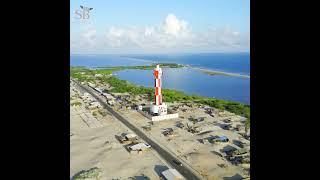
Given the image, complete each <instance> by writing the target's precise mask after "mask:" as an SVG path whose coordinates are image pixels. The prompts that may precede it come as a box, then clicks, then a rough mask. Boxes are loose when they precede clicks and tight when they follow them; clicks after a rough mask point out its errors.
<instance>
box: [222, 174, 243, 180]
mask: <svg viewBox="0 0 320 180" xmlns="http://www.w3.org/2000/svg"><path fill="white" fill-rule="evenodd" d="M223 179H224V180H240V179H243V177H242V176H241V175H240V174H236V175H234V176H231V177H224V178H223Z"/></svg>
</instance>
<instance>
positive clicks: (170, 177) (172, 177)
mask: <svg viewBox="0 0 320 180" xmlns="http://www.w3.org/2000/svg"><path fill="white" fill-rule="evenodd" d="M161 174H162V176H163V177H164V178H165V179H166V180H180V179H184V178H183V176H182V175H181V174H180V173H179V172H178V171H177V170H176V169H168V170H165V171H163V172H162V173H161Z"/></svg>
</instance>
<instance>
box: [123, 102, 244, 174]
mask: <svg viewBox="0 0 320 180" xmlns="http://www.w3.org/2000/svg"><path fill="white" fill-rule="evenodd" d="M121 113H122V115H123V116H125V117H127V118H128V119H129V120H131V122H133V123H134V124H136V125H137V126H138V127H142V126H147V125H150V120H149V119H147V118H146V117H144V116H143V115H141V114H140V113H138V112H136V111H134V110H122V111H121ZM178 113H179V115H180V117H181V116H182V117H184V118H179V119H173V120H167V121H162V122H158V123H155V124H154V125H152V126H151V127H152V128H151V131H145V132H146V133H148V134H149V135H150V136H151V137H153V139H155V140H156V141H157V142H158V143H159V144H161V145H163V146H165V147H167V149H169V151H171V152H172V153H174V154H176V155H177V156H178V157H180V158H181V160H183V161H185V162H187V164H189V165H190V166H191V167H192V168H193V169H195V170H196V171H198V172H199V173H200V174H202V175H203V176H204V177H206V178H205V179H223V178H226V177H237V176H238V175H241V176H245V175H244V174H246V172H245V171H244V170H243V169H242V168H241V166H235V165H232V164H231V163H230V162H228V161H227V160H226V159H225V158H222V157H220V156H219V155H217V154H215V153H214V152H219V153H222V152H221V151H222V149H223V148H225V147H228V146H232V147H236V146H235V145H234V144H233V141H234V140H240V141H242V142H245V143H250V142H249V141H248V140H246V139H244V138H242V137H241V136H240V135H239V134H238V133H236V132H233V131H231V130H224V129H222V128H221V127H220V126H219V124H223V121H222V120H223V119H226V117H223V118H221V117H216V118H213V117H211V116H210V115H208V114H206V113H205V112H204V111H203V110H201V109H197V108H193V109H191V108H190V110H188V111H186V112H182V111H179V112H178ZM191 115H192V116H201V117H206V120H205V121H204V122H201V123H203V124H205V125H203V126H204V127H207V128H208V129H210V130H213V132H210V133H207V134H203V135H196V134H193V133H190V132H188V131H187V130H185V129H181V128H178V127H176V123H177V122H183V123H187V122H190V121H189V120H187V117H189V116H191ZM233 119H234V120H233V122H232V124H233V125H236V124H239V123H240V122H238V121H237V120H238V119H239V118H237V117H234V118H233ZM201 123H199V124H201ZM166 128H173V129H174V131H175V133H176V135H175V136H174V137H165V136H164V135H163V134H162V132H163V131H164V130H165V129H166ZM210 135H212V136H216V135H219V136H220V135H224V136H227V137H228V138H229V140H230V142H228V143H220V144H211V143H208V144H203V143H201V142H200V141H199V139H202V138H205V137H208V136H210ZM220 164H224V165H226V167H220V166H219V165H220Z"/></svg>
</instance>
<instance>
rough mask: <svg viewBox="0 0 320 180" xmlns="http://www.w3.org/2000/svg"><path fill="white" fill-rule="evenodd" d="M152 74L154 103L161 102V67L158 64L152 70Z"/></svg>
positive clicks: (158, 103) (159, 103)
mask: <svg viewBox="0 0 320 180" xmlns="http://www.w3.org/2000/svg"><path fill="white" fill-rule="evenodd" d="M153 75H154V104H155V105H161V104H162V94H161V78H162V69H161V68H160V66H159V65H157V67H156V68H155V69H154V70H153Z"/></svg>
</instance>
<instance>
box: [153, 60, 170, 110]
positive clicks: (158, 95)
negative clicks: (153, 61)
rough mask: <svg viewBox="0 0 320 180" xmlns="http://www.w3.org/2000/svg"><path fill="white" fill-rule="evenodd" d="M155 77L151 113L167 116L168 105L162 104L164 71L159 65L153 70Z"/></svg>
mask: <svg viewBox="0 0 320 180" xmlns="http://www.w3.org/2000/svg"><path fill="white" fill-rule="evenodd" d="M153 76H154V102H153V103H152V104H151V106H150V112H151V113H153V114H154V115H165V114H167V105H166V104H165V103H163V102H162V92H161V86H162V69H161V68H160V65H159V64H157V66H156V68H155V69H154V70H153Z"/></svg>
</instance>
